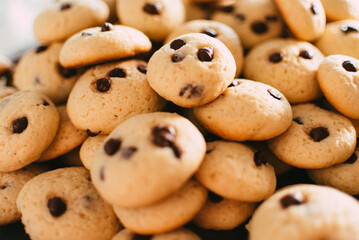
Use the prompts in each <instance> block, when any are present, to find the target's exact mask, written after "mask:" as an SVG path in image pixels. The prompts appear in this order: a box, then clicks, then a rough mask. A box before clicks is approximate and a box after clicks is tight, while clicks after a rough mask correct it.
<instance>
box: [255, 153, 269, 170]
mask: <svg viewBox="0 0 359 240" xmlns="http://www.w3.org/2000/svg"><path fill="white" fill-rule="evenodd" d="M254 163H255V164H256V166H257V167H259V166H260V165H265V164H266V163H267V154H266V153H265V152H263V151H258V152H255V153H254Z"/></svg>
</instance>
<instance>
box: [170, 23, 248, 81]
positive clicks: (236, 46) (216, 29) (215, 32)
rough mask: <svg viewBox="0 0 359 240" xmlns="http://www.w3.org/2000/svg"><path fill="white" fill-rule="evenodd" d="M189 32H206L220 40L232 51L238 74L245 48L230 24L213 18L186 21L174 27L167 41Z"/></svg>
mask: <svg viewBox="0 0 359 240" xmlns="http://www.w3.org/2000/svg"><path fill="white" fill-rule="evenodd" d="M187 33H204V34H207V35H208V36H210V37H214V38H216V39H218V40H220V41H221V42H222V43H224V45H226V47H227V48H228V50H229V51H231V53H232V55H233V57H234V60H235V61H236V74H235V76H238V75H239V73H240V72H241V70H242V66H243V49H242V45H241V40H240V38H239V37H238V35H237V33H236V32H235V31H234V30H233V29H232V28H230V27H229V26H227V25H225V24H223V23H220V22H217V21H211V20H194V21H190V22H186V23H185V24H183V25H181V26H180V27H178V28H176V29H174V30H173V31H172V32H171V33H170V34H169V35H168V36H167V38H166V41H165V42H166V43H167V42H169V41H171V40H173V39H175V38H177V37H179V36H181V35H184V34H187Z"/></svg>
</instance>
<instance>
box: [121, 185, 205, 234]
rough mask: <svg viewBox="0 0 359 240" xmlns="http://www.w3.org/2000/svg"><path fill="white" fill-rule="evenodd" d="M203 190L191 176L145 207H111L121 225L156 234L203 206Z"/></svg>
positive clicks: (138, 231)
mask: <svg viewBox="0 0 359 240" xmlns="http://www.w3.org/2000/svg"><path fill="white" fill-rule="evenodd" d="M206 199H207V190H206V189H205V188H204V187H203V186H202V185H201V184H199V183H198V182H197V181H195V180H190V181H189V182H187V183H186V184H185V185H184V186H183V187H182V188H181V189H179V190H178V192H176V193H174V194H173V195H171V196H169V197H168V198H165V199H164V200H162V201H160V202H158V203H156V204H154V205H151V206H147V207H140V208H121V207H116V206H114V211H115V213H116V215H117V216H118V217H119V219H120V221H121V223H122V224H123V225H124V226H125V228H127V229H129V230H130V231H132V232H135V233H138V234H146V235H148V234H159V233H164V232H169V231H172V230H174V229H176V228H179V227H181V226H182V225H184V224H185V223H187V222H189V221H190V220H191V219H192V218H193V217H194V216H195V215H196V214H197V213H198V212H199V211H200V209H201V208H202V207H203V206H204V204H205V203H206Z"/></svg>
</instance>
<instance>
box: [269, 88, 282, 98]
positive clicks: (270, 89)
mask: <svg viewBox="0 0 359 240" xmlns="http://www.w3.org/2000/svg"><path fill="white" fill-rule="evenodd" d="M267 92H268V93H269V94H270V95H271V96H272V97H273V98H275V99H277V100H281V99H282V94H280V92H278V91H277V90H274V89H273V88H269V89H267Z"/></svg>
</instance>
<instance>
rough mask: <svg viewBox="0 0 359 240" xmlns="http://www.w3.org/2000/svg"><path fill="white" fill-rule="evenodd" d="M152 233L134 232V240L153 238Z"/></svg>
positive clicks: (149, 239)
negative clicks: (141, 233) (140, 233)
mask: <svg viewBox="0 0 359 240" xmlns="http://www.w3.org/2000/svg"><path fill="white" fill-rule="evenodd" d="M151 238H152V235H139V234H134V235H133V236H132V240H151Z"/></svg>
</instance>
